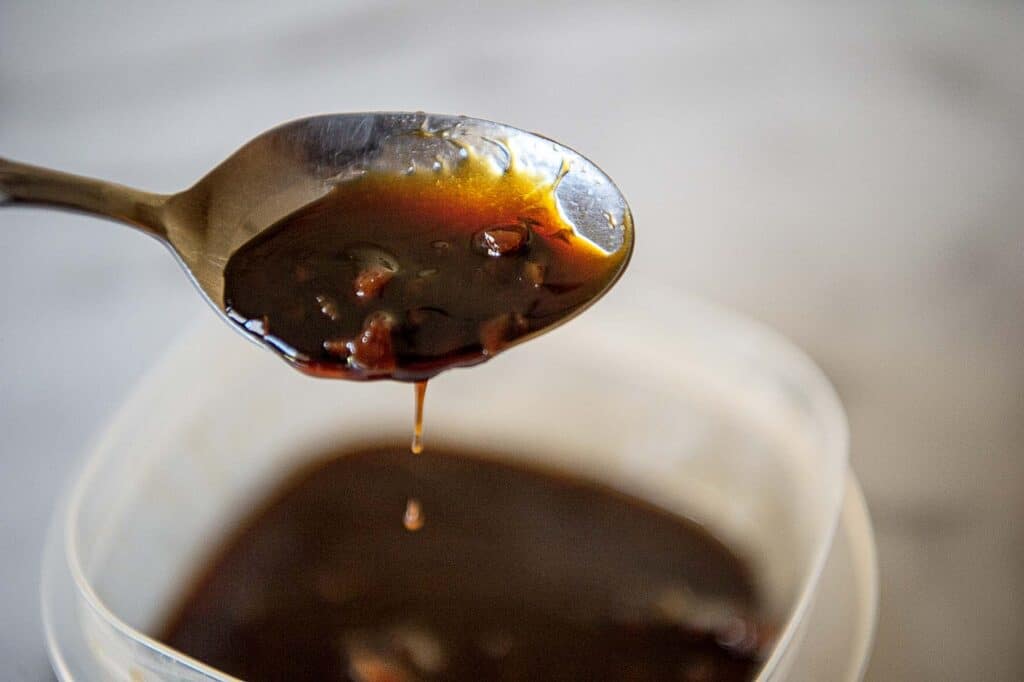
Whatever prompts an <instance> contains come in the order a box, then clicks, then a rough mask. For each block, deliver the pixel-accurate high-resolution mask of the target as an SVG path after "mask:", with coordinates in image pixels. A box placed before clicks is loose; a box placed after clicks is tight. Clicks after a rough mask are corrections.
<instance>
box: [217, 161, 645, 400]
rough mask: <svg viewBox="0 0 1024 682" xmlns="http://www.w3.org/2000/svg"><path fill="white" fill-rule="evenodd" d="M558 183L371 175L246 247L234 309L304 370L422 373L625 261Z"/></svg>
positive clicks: (564, 303)
mask: <svg viewBox="0 0 1024 682" xmlns="http://www.w3.org/2000/svg"><path fill="white" fill-rule="evenodd" d="M556 184H557V181H555V182H552V181H550V180H542V179H539V178H538V177H534V176H532V175H530V174H528V173H526V172H524V171H518V170H515V166H514V165H513V169H512V170H509V171H507V172H504V173H503V172H499V171H497V170H495V169H494V168H492V167H491V166H490V165H489V164H487V163H485V162H483V161H480V160H478V159H475V157H473V156H470V157H469V158H468V159H466V160H465V161H464V162H463V163H461V164H459V165H458V166H457V167H456V168H454V169H444V170H439V171H432V170H428V169H423V170H420V171H417V172H414V173H411V174H408V175H385V174H383V173H379V172H370V173H366V174H364V175H362V176H360V177H357V178H355V179H352V180H348V181H346V182H343V183H341V184H339V185H338V186H336V187H335V188H334V189H332V190H331V191H330V192H329V193H328V194H327V195H326V196H324V197H323V198H321V199H319V200H318V201H315V202H313V203H312V204H310V205H308V206H306V207H304V208H302V209H300V210H298V211H296V212H295V213H293V214H292V215H289V216H287V217H286V218H284V219H283V220H281V221H280V222H279V223H277V224H276V225H274V226H272V227H270V228H268V229H267V230H266V231H264V232H262V233H261V234H259V235H258V236H256V237H255V238H253V239H252V240H251V241H249V242H248V243H246V244H244V245H243V246H242V247H241V248H240V249H238V251H236V252H235V253H234V254H233V255H232V256H231V258H230V260H229V261H228V263H227V267H226V268H225V271H224V277H225V280H224V303H225V306H226V308H227V309H228V312H229V315H230V316H231V318H232V319H233V320H234V321H235V322H236V323H237V324H239V325H241V326H242V327H244V328H245V329H246V330H247V331H248V332H249V333H251V334H254V335H256V336H259V337H260V338H262V339H263V341H264V342H265V343H266V344H267V345H268V346H270V347H272V348H273V349H275V350H277V351H278V352H279V354H281V355H282V356H283V357H284V358H285V359H286V360H289V361H290V362H292V363H293V364H294V365H296V366H297V367H298V368H299V369H301V370H303V371H306V372H308V373H311V374H315V375H319V376H330V377H340V378H345V379H378V378H393V379H399V380H403V381H422V380H425V379H429V378H430V377H432V376H434V375H436V374H437V373H438V372H440V371H442V370H444V369H446V368H448V367H455V366H466V365H472V364H476V363H478V362H482V361H484V360H486V359H487V358H489V357H490V356H493V355H494V354H496V353H498V352H500V351H501V350H502V349H504V348H506V347H508V346H509V345H511V344H513V343H515V342H517V341H520V340H523V339H524V338H526V337H529V336H531V335H533V334H536V333H538V332H541V331H542V330H544V329H547V328H549V327H551V326H552V325H555V324H557V323H558V322H561V321H563V320H565V319H566V318H567V317H569V316H571V315H573V314H575V313H576V312H579V311H580V310H582V309H583V308H584V307H586V306H587V304H589V303H590V302H592V301H593V300H594V299H595V298H597V297H598V296H600V294H601V293H603V292H604V291H605V290H606V289H607V288H608V287H609V286H611V284H612V283H613V281H614V279H615V278H616V277H617V275H618V273H619V272H620V271H621V267H620V266H621V264H622V261H623V259H624V258H626V257H627V255H628V251H629V249H628V248H626V247H623V248H620V249H619V250H618V251H617V252H616V253H614V254H609V253H606V252H605V251H603V250H602V249H601V248H599V247H597V246H596V245H594V244H593V243H592V242H590V241H589V240H587V239H585V238H584V237H582V236H580V235H578V234H577V233H575V232H574V231H573V229H572V226H571V225H570V224H568V223H567V222H566V221H565V220H564V219H563V218H562V216H561V215H560V212H559V209H558V207H557V203H556V200H555V196H554V187H555V185H556Z"/></svg>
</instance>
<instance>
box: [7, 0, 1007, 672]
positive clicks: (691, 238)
mask: <svg viewBox="0 0 1024 682" xmlns="http://www.w3.org/2000/svg"><path fill="white" fill-rule="evenodd" d="M293 5H295V6H293ZM1022 64H1024V6H1022V5H1020V4H1018V3H1012V2H995V1H993V2H971V3H967V2H916V3H915V2H906V3H902V2H889V1H887V0H875V1H872V2H866V1H863V0H862V1H860V2H850V3H838V4H837V3H821V2H798V1H795V0H793V1H778V2H743V3H739V2H735V3H734V2H706V1H686V2H660V3H643V2H633V3H623V2H608V3H602V2H571V3H564V4H563V3H556V2H550V1H547V2H531V1H530V0H521V1H520V2H516V3H487V2H478V3H468V4H467V3H464V2H455V1H454V0H439V1H437V2H416V3H413V2H369V1H350V2H304V3H281V2H270V1H268V0H258V1H252V2H246V3H224V2H173V3H168V2H162V3H150V2H139V1H137V0H135V1H128V0H115V1H112V2H105V3H80V2H73V1H72V0H60V1H54V2H28V1H25V2H14V1H11V0H0V154H3V155H5V156H9V157H12V158H18V159H22V160H26V161H31V162H35V163H38V164H43V165H50V166H54V167H58V168H61V169H65V170H69V171H72V172H77V173H82V174H88V175H96V176H100V177H103V178H107V179H111V180H115V181H119V182H123V183H127V184H132V185H136V186H139V187H142V188H145V189H150V190H154V191H176V190H179V189H182V188H184V187H185V186H187V185H189V184H191V183H192V182H193V181H194V180H196V179H198V178H199V177H200V176H201V175H202V174H204V173H205V172H206V171H207V170H209V169H210V168H212V167H213V166H214V165H215V164H216V163H218V162H219V161H220V160H222V159H223V158H224V157H226V156H227V155H228V154H230V153H231V152H232V151H233V150H234V149H235V148H236V147H238V146H239V145H240V144H242V143H243V142H245V141H247V140H248V139H250V138H251V137H253V136H254V135H256V134H258V133H259V132H261V131H263V130H265V129H267V128H269V127H272V126H273V125H275V124H277V123H279V122H282V121H285V120H288V119H291V118H296V117H299V116H304V115H308V114H312V113H320V112H336V111H359V110H378V109H408V110H415V109H423V110H427V111H438V112H450V113H465V114H469V115H473V116H478V117H483V118H493V119H497V120H500V121H504V122H507V123H511V124H513V125H516V126H519V127H522V128H526V129H530V130H537V131H540V132H543V133H544V134H546V135H549V136H551V137H553V138H555V139H557V140H560V141H562V142H565V143H566V144H568V145H570V146H572V147H575V148H577V149H579V150H581V151H583V152H584V153H585V154H586V155H587V156H589V157H590V158H591V159H593V160H594V161H595V162H597V163H598V164H599V165H600V166H601V167H603V168H604V169H605V170H606V171H607V172H608V173H609V174H610V175H611V176H612V177H613V178H615V180H616V182H617V183H618V184H619V186H620V187H621V189H622V190H623V192H624V193H625V195H626V196H627V197H628V199H629V200H630V203H631V205H632V207H633V210H634V213H635V218H636V225H637V231H638V247H637V252H636V255H635V259H634V262H633V265H632V271H631V274H632V275H634V276H637V277H639V276H644V277H647V278H651V279H656V280H661V281H663V282H666V283H668V284H670V285H672V286H675V287H678V288H680V289H681V290H685V291H688V292H694V293H697V294H699V295H702V296H704V297H707V298H709V299H712V300H714V301H717V302H720V303H723V304H725V305H728V306H731V307H733V308H735V309H738V310H740V311H742V312H744V313H746V314H748V315H751V316H753V317H755V318H758V319H760V320H762V321H764V322H766V323H768V324H770V325H772V326H774V327H776V328H778V329H779V330H781V331H782V332H783V333H784V334H786V335H787V336H789V337H790V338H792V339H793V340H794V341H796V342H797V343H798V344H800V345H801V346H803V347H804V348H805V349H807V350H808V351H809V353H810V354H811V355H812V356H813V357H814V358H815V359H816V360H817V362H819V363H820V364H821V365H822V366H823V367H824V369H825V370H826V372H827V373H828V374H829V376H830V377H831V378H832V380H833V381H834V382H835V384H836V386H837V388H838V390H839V393H840V394H841V396H842V398H843V400H844V402H845V404H846V407H847V409H848V411H849V415H850V421H851V426H852V460H853V467H854V469H855V471H856V473H857V475H858V476H859V478H860V480H861V481H862V483H863V486H864V488H865V492H866V495H867V498H868V503H869V506H870V508H871V511H872V514H873V518H874V523H875V529H876V532H877V536H878V545H879V553H880V568H881V585H882V588H881V589H882V594H881V613H880V622H879V628H878V636H877V641H876V646H875V651H874V655H873V659H872V663H871V665H870V668H869V671H868V679H870V680H945V679H949V680H954V679H956V680H962V679H977V680H982V679H984V680H997V679H998V680H1010V679H1019V678H1020V677H1021V675H1022V674H1024V649H1022V648H1021V646H1020V630H1021V616H1022V615H1024V535H1022V531H1021V526H1020V524H1019V522H1020V521H1021V519H1022V518H1024V224H1022V216H1024V68H1022ZM667 312H668V311H667ZM208 314H211V313H209V312H208V311H207V310H205V308H204V307H203V304H202V303H201V301H200V299H199V298H198V297H197V296H196V295H195V293H194V292H193V290H192V288H191V286H190V285H189V284H188V282H187V281H186V279H185V278H184V277H183V276H182V275H181V273H180V271H179V270H178V267H177V265H176V264H175V263H174V261H173V260H172V259H171V258H170V257H169V256H168V254H167V253H166V252H165V251H164V249H162V248H161V247H160V246H159V245H157V244H156V243H155V242H152V241H151V240H148V239H145V238H142V237H141V236H140V235H138V234H136V233H133V232H132V231H131V230H128V229H125V228H124V227H122V226H118V225H115V224H113V223H104V222H100V221H97V220H94V219H90V218H85V217H81V216H77V215H71V214H60V213H52V212H37V211H30V210H28V209H17V210H5V211H3V213H2V214H0V320H2V322H0V343H2V348H3V353H2V355H0V434H2V435H0V444H2V445H0V447H2V448H3V455H2V461H3V474H2V475H0V557H3V559H2V564H0V566H2V568H0V571H2V574H0V669H3V670H5V672H4V673H3V674H2V675H0V676H2V677H4V678H5V679H14V680H22V679H24V680H44V679H49V678H50V673H49V664H48V661H47V659H46V654H45V648H44V644H43V636H42V632H41V625H40V622H39V608H38V597H37V594H38V576H39V570H40V554H41V551H42V546H43V538H44V533H45V529H46V525H47V522H48V517H49V514H50V512H51V508H52V506H53V505H54V503H55V500H56V498H57V496H58V495H59V493H60V491H61V488H62V486H63V485H64V483H65V482H66V480H67V477H68V475H69V474H70V472H71V471H72V470H73V468H74V466H75V464H76V463H77V462H78V461H80V459H81V457H82V455H83V453H84V450H85V449H86V447H87V446H88V444H89V443H90V442H91V439H92V438H94V436H95V434H96V432H97V430H98V429H99V428H100V427H101V426H102V424H103V423H104V421H105V420H106V419H107V418H108V417H109V415H110V414H111V412H112V411H113V410H114V409H115V408H116V406H117V405H118V403H119V402H120V401H121V400H123V398H124V396H125V394H126V391H127V390H128V389H129V387H130V386H131V384H132V383H133V382H135V380H136V379H137V378H138V377H139V376H140V374H141V373H142V372H144V371H145V369H146V368H147V367H149V366H151V365H152V364H153V363H154V362H155V361H156V359H157V358H158V357H159V356H160V355H161V352H162V349H163V348H164V347H165V346H166V345H167V344H168V343H169V341H170V340H171V339H172V338H173V337H174V336H175V335H176V334H177V332H178V330H179V328H181V327H182V326H183V325H187V324H188V322H189V321H190V320H191V319H193V318H194V317H196V316H200V315H208Z"/></svg>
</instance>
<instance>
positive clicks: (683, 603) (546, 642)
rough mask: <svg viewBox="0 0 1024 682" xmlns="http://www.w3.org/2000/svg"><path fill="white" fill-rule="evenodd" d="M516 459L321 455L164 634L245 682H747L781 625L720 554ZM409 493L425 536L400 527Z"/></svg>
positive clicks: (195, 588)
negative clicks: (425, 520) (413, 492)
mask: <svg viewBox="0 0 1024 682" xmlns="http://www.w3.org/2000/svg"><path fill="white" fill-rule="evenodd" d="M516 454H518V455H520V456H522V455H523V453H516ZM508 462H509V458H508V457H507V456H505V455H504V454H503V453H500V452H497V453H495V452H473V451H447V450H445V449H443V448H433V447H432V448H431V456H430V459H429V460H427V459H424V458H420V457H410V456H409V453H408V448H407V447H405V446H402V445H394V446H390V447H368V448H361V449H359V448H357V449H352V450H343V451H338V452H334V453H328V454H327V456H326V457H325V458H324V459H321V460H317V461H315V462H314V463H313V464H312V465H310V466H309V467H307V468H305V469H303V470H300V471H298V472H296V473H295V474H294V476H293V477H292V478H291V479H290V480H288V481H286V482H285V483H284V484H283V485H282V486H281V488H280V489H278V490H277V491H276V492H274V493H273V494H272V495H271V496H270V498H269V499H268V500H267V501H266V502H265V504H264V505H262V506H261V507H258V508H257V509H256V511H254V512H253V514H252V516H251V517H250V518H248V519H246V520H244V521H243V523H242V524H241V526H240V527H239V528H238V529H237V530H235V531H234V532H231V533H228V535H227V538H226V539H225V543H224V545H223V546H221V547H220V548H218V549H217V550H216V551H215V552H214V553H213V554H212V555H211V557H210V560H209V562H208V563H207V564H206V565H205V566H204V567H203V570H202V571H201V572H200V573H199V575H198V578H197V580H196V581H195V582H194V583H193V584H192V585H191V586H189V587H188V589H187V590H185V591H184V592H183V594H182V595H181V599H180V602H179V604H178V606H177V608H176V609H175V610H174V612H173V614H172V615H171V617H170V618H169V619H168V620H167V622H166V624H165V625H164V626H163V627H162V628H161V629H160V630H159V631H158V638H159V639H161V640H162V641H164V642H166V643H167V644H169V645H171V646H173V647H175V648H177V649H179V650H181V651H183V652H184V653H186V654H188V655H190V656H193V657H195V658H196V659H198V660H201V661H204V662H206V663H208V664H210V665H212V666H214V667H216V668H219V669H220V670H222V671H223V672H225V673H228V674H230V675H233V676H236V677H239V678H242V679H245V680H249V682H264V681H270V680H289V681H290V682H305V681H306V680H340V681H344V682H381V681H383V680H387V681H388V682H413V681H417V682H442V681H444V682H462V681H464V680H465V681H472V682H479V681H480V680H502V681H503V682H520V681H523V682H526V681H529V682H535V681H537V680H572V681H576V680H587V681H589V682H604V681H608V682H613V681H614V682H621V681H622V680H641V681H661V680H672V681H675V680H709V681H719V682H729V681H739V680H752V679H754V677H755V676H756V674H757V671H758V669H759V667H760V664H761V661H762V660H763V657H764V654H765V652H766V650H767V647H768V645H769V644H770V640H771V634H770V632H771V629H770V627H769V626H767V625H766V624H765V623H764V621H763V620H762V618H761V617H760V615H759V614H760V606H759V600H758V596H757V592H756V590H755V588H754V584H753V581H752V580H751V574H750V570H749V568H748V567H747V565H746V564H745V563H744V562H743V561H741V560H740V559H739V558H737V557H736V556H735V555H734V554H733V553H732V552H731V551H730V550H729V549H728V548H727V547H726V546H725V545H723V544H722V543H721V542H719V541H718V540H716V539H715V538H714V537H713V536H711V535H709V534H708V533H707V531H705V530H704V529H702V528H701V527H700V526H698V525H696V524H694V523H692V522H690V521H688V520H687V519H685V518H682V517H679V516H676V515H672V514H669V513H667V512H665V511H663V510H660V509H658V508H656V507H654V506H652V505H650V504H648V503H646V502H644V501H643V500H640V499H637V498H634V497H630V496H627V495H624V494H622V493H620V492H617V491H615V490H613V489H610V488H607V487H604V486H602V485H599V484H595V483H593V482H590V481H587V480H583V479H579V478H567V477H566V476H564V475H561V474H557V473H554V472H551V471H544V470H541V469H536V468H526V467H523V466H520V465H517V464H511V463H508ZM412 487H415V488H416V489H417V491H418V497H417V499H416V500H415V501H416V502H421V503H422V505H423V507H429V508H430V510H431V523H430V524H428V525H426V526H423V527H422V529H421V530H419V531H418V532H416V533H414V534H412V533H409V532H407V531H406V530H404V529H403V528H402V527H401V526H399V525H398V524H396V523H395V519H394V514H395V509H396V508H397V506H398V505H401V504H403V503H404V502H405V500H406V499H407V493H406V491H408V490H409V489H410V488H412ZM419 511H420V512H421V511H422V508H419Z"/></svg>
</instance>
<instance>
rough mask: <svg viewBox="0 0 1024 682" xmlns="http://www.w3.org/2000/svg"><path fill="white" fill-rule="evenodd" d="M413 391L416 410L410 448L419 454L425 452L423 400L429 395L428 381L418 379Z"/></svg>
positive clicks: (415, 453) (413, 452)
mask: <svg viewBox="0 0 1024 682" xmlns="http://www.w3.org/2000/svg"><path fill="white" fill-rule="evenodd" d="M413 392H414V394H415V400H416V411H415V416H414V417H413V424H412V445H411V446H410V447H409V449H410V450H412V454H414V455H419V454H421V453H422V452H423V400H424V398H425V397H426V395H427V382H426V381H417V382H416V385H415V387H414V389H413Z"/></svg>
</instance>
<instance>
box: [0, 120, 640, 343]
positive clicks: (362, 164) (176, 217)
mask: <svg viewBox="0 0 1024 682" xmlns="http://www.w3.org/2000/svg"><path fill="white" fill-rule="evenodd" d="M470 157H472V158H474V159H477V160H483V161H484V162H486V163H487V164H489V165H491V166H492V167H493V168H494V169H495V171H496V172H499V173H500V172H503V171H508V169H510V168H511V167H512V165H513V164H515V165H516V167H517V168H520V169H525V170H527V171H528V172H529V173H531V174H532V175H534V176H537V177H540V178H549V179H550V187H551V188H552V190H553V195H554V200H555V202H556V205H557V208H558V212H559V214H560V216H561V218H562V219H563V220H564V222H565V223H566V224H568V225H569V226H570V227H571V229H572V231H573V233H574V236H575V237H578V238H582V239H584V240H586V241H588V242H590V244H591V245H593V246H594V247H597V248H598V249H600V250H601V251H602V252H604V253H607V254H618V255H620V256H622V257H621V258H620V259H618V261H617V266H616V267H617V270H616V272H615V273H614V276H613V277H612V278H611V281H610V284H609V286H610V285H611V283H614V281H615V279H617V277H618V276H619V274H621V272H622V270H624V269H625V267H626V264H627V263H628V260H629V254H630V253H631V251H632V247H633V222H632V218H631V215H630V211H629V207H628V206H627V204H626V201H625V199H624V198H623V196H622V194H621V193H620V192H619V190H618V189H617V188H616V187H615V185H614V184H613V183H612V181H611V180H610V179H609V178H608V176H607V175H605V174H604V173H603V172H602V171H601V170H600V169H599V168H598V167H597V166H596V165H594V164H593V163H591V162H590V161H588V160H587V159H585V158H584V157H583V156H581V155H580V154H578V153H577V152H575V151H573V150H571V149H569V148H568V147H565V146H563V145H561V144H559V143H557V142H554V141H552V140H549V139H547V138H545V137H542V136H540V135H536V134H533V133H529V132H525V131H522V130H519V129H517V128H513V127H511V126H507V125H503V124H499V123H494V122H491V121H485V120H480V119H474V118H468V117H464V116H449V115H435V114H426V113H423V112H417V113H406V112H390V113H351V114H332V115H322V116H314V117H310V118H304V119H299V120H295V121H292V122H289V123H285V124H283V125H281V126H278V127H276V128H274V129H272V130H269V131H267V132H265V133H263V134H261V135H259V136H258V137H256V138H255V139H253V140H251V141H250V142H249V143H247V144H246V145H244V146H243V147H241V148H240V149H239V150H238V151H236V152H235V153H234V154H232V155H231V156H230V157H229V158H228V159H226V160H225V161H224V162H222V163H221V164H220V165H219V166H217V167H216V168H214V169H213V170H212V171H211V172H210V173H208V174H207V175H206V176H205V177H203V178H202V179H201V180H200V181H199V182H197V183H196V184H195V185H194V186H192V187H191V188H189V189H187V190H185V191H183V192H180V193H177V194H172V195H160V194H152V193H147V192H142V191H139V190H135V189H131V188H128V187H124V186H121V185H116V184H113V183H107V182H102V181H99V180H93V179H89V178H83V177H80V176H74V175H69V174H66V173H61V172H58V171H52V170H48V169H43V168H38V167H35V166H30V165H27V164H22V163H18V162H14V161H9V160H6V159H2V158H0V206H2V205H17V204H34V205H42V206H54V207H63V208H69V209H73V210H80V211H84V212H87V213H92V214H96V215H101V216H104V217H108V218H113V219H115V220H119V221H121V222H125V223H128V224H130V225H132V226H134V227H136V228H138V229H140V230H142V231H144V232H146V233H148V234H150V235H152V236H154V237H156V238H158V239H159V240H161V241H162V242H164V243H165V244H166V245H167V246H169V247H170V249H171V251H172V252H173V253H174V254H175V255H176V256H177V258H178V259H179V261H180V263H181V265H182V266H183V268H184V269H185V271H186V273H187V274H188V275H189V277H190V278H191V279H192V281H193V282H194V283H195V285H196V286H197V288H198V289H199V291H200V292H201V293H202V294H203V296H204V298H206V300H207V301H208V302H209V303H210V304H211V305H212V307H213V308H214V309H215V310H216V311H217V312H218V313H219V314H220V315H221V316H222V317H223V318H224V319H225V320H226V321H229V322H231V319H230V318H229V317H228V310H227V307H226V304H225V298H224V289H225V277H224V271H225V268H226V267H227V264H228V261H229V260H230V258H231V256H232V255H233V254H235V253H236V252H237V251H238V250H239V248H241V247H242V246H243V245H245V244H246V243H248V242H250V241H251V240H252V239H253V238H255V237H256V236H258V235H260V234H261V233H263V232H264V231H266V230H267V229H268V228H270V227H272V226H274V225H275V224H277V223H278V222H279V221H281V220H282V219H284V218H285V217H287V216H289V215H290V214H293V213H295V212H296V211H298V210H299V209H301V208H303V207H305V206H308V205H309V204H311V203H312V202H315V201H317V200H319V199H321V198H323V197H325V196H326V195H327V194H328V193H329V192H331V191H332V189H334V188H336V187H338V186H339V185H340V184H343V183H346V182H348V181H351V180H353V179H355V178H358V177H360V176H361V175H363V174H366V173H375V174H384V175H388V174H394V175H396V176H397V175H402V174H414V173H436V172H443V171H445V170H447V169H452V168H456V167H458V166H459V165H460V164H462V163H464V162H465V161H466V159H468V158H470ZM604 290H605V291H606V290H607V287H606V288H605V289H604ZM600 293H603V291H602V292H600ZM595 298H596V297H595ZM591 302H592V301H591ZM579 310H582V308H580V309H579ZM579 310H574V311H573V312H572V314H571V315H567V316H566V318H565V319H562V320H559V321H558V322H557V323H556V324H555V325H551V326H548V327H546V328H545V329H544V331H546V330H547V329H550V328H551V327H552V326H557V324H560V323H562V322H564V321H565V320H566V319H568V318H569V317H571V316H573V315H575V314H576V313H578V312H579ZM232 326H233V327H234V328H236V329H238V330H239V331H242V332H243V333H244V332H245V330H244V329H243V328H241V327H240V326H239V325H238V324H237V321H236V322H232ZM245 336H246V337H247V338H250V339H251V340H256V341H260V342H262V340H261V339H260V337H259V336H254V335H252V334H245ZM530 336H533V334H530V335H526V336H523V337H521V338H519V339H516V340H515V343H518V342H520V341H522V340H525V339H526V338H529V337H530ZM510 345H511V344H510Z"/></svg>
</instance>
